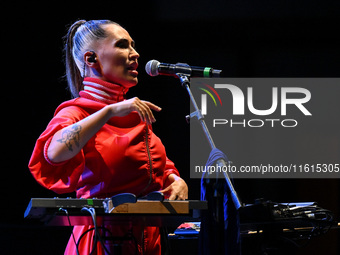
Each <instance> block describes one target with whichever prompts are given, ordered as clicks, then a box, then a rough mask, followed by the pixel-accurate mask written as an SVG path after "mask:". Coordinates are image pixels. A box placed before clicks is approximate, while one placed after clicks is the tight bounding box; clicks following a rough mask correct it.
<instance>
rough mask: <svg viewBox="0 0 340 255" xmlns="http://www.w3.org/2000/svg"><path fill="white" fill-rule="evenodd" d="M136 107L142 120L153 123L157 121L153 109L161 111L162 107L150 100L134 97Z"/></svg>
mask: <svg viewBox="0 0 340 255" xmlns="http://www.w3.org/2000/svg"><path fill="white" fill-rule="evenodd" d="M134 108H135V110H136V111H137V113H138V114H139V117H140V118H141V120H142V121H144V122H147V123H148V124H152V123H153V122H155V121H156V119H155V117H154V115H153V113H152V111H151V110H155V111H158V112H159V111H160V110H161V109H162V108H160V107H158V106H157V105H155V104H153V103H150V102H148V101H143V100H140V99H139V98H137V97H136V98H134Z"/></svg>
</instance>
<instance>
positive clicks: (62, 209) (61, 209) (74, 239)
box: [59, 207, 79, 255]
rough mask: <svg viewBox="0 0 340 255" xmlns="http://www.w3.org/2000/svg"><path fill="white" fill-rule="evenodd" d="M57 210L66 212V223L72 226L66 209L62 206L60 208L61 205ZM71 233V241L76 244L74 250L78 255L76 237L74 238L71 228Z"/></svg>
mask: <svg viewBox="0 0 340 255" xmlns="http://www.w3.org/2000/svg"><path fill="white" fill-rule="evenodd" d="M59 211H63V212H65V214H66V216H67V220H68V224H69V226H70V227H72V224H71V220H70V215H69V214H68V211H67V210H66V209H64V208H61V207H60V208H59ZM71 235H72V238H73V242H74V244H75V245H76V252H77V255H79V250H78V244H77V242H76V238H75V236H74V234H73V229H72V232H71Z"/></svg>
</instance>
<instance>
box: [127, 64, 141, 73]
mask: <svg viewBox="0 0 340 255" xmlns="http://www.w3.org/2000/svg"><path fill="white" fill-rule="evenodd" d="M137 68H138V64H137V63H133V64H131V65H129V66H128V67H127V70H128V71H129V73H130V74H131V75H133V76H137V75H138V72H137Z"/></svg>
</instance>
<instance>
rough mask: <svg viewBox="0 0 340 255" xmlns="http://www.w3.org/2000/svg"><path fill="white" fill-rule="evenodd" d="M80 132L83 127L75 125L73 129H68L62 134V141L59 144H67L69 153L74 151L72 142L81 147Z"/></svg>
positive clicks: (59, 140)
mask: <svg viewBox="0 0 340 255" xmlns="http://www.w3.org/2000/svg"><path fill="white" fill-rule="evenodd" d="M80 130H81V126H80V125H78V124H74V125H73V126H72V127H71V129H66V130H64V131H63V133H62V134H61V139H58V140H57V141H58V142H59V143H65V145H66V146H67V148H68V150H69V151H73V148H72V141H74V143H75V145H76V146H78V147H79V140H80V135H79V133H80Z"/></svg>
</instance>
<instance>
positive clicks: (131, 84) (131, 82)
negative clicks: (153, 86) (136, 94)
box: [122, 78, 138, 88]
mask: <svg viewBox="0 0 340 255" xmlns="http://www.w3.org/2000/svg"><path fill="white" fill-rule="evenodd" d="M137 83H138V79H137V78H134V79H132V80H126V81H124V82H122V85H123V86H124V87H126V88H132V87H134V86H136V85H137Z"/></svg>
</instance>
